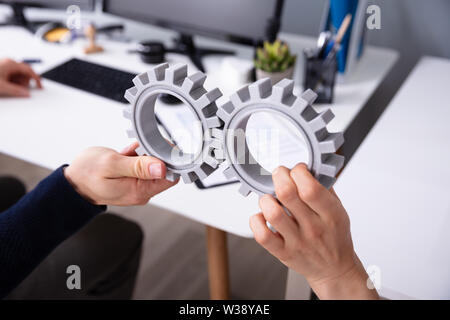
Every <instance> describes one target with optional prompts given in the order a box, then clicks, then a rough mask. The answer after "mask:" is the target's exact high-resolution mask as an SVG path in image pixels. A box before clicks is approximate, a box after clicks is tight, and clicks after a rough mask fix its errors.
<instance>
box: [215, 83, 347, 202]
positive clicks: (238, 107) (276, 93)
mask: <svg viewBox="0 0 450 320" xmlns="http://www.w3.org/2000/svg"><path fill="white" fill-rule="evenodd" d="M293 88H294V82H293V81H292V80H288V79H284V80H282V81H280V82H279V83H277V84H275V85H274V86H272V84H271V82H270V80H269V79H261V80H259V81H257V82H255V83H253V84H251V85H249V86H245V87H243V88H242V89H240V90H238V91H237V92H236V93H234V94H233V95H231V97H230V100H229V101H228V102H227V103H225V104H224V105H222V106H220V107H219V109H218V110H217V116H218V117H219V118H220V119H221V120H222V121H223V122H224V127H223V131H220V130H213V135H214V136H215V137H216V138H218V139H220V140H221V143H220V144H221V145H222V147H223V150H222V152H223V153H222V152H221V151H217V152H216V157H223V158H224V159H225V160H226V161H227V167H226V169H225V171H224V174H225V176H226V177H227V178H229V179H231V178H237V179H238V180H239V181H240V182H241V187H240V189H239V192H240V193H241V194H243V195H244V196H247V195H248V194H249V193H250V192H255V193H256V194H258V195H262V194H266V193H268V194H274V187H273V182H272V176H271V175H270V173H268V172H267V171H266V172H265V174H262V173H263V172H264V171H265V170H264V169H263V168H262V167H261V166H260V165H259V164H257V162H256V161H254V159H253V157H252V155H251V153H250V151H249V149H248V146H247V143H246V142H245V139H244V142H243V143H244V144H245V146H244V154H243V156H245V159H243V157H242V156H239V155H238V152H237V150H236V148H238V147H239V146H238V145H237V143H236V139H235V136H234V134H235V132H236V130H239V129H240V130H244V131H245V128H246V125H247V122H248V120H249V118H250V116H251V115H252V114H253V113H255V112H259V111H265V112H272V113H277V114H280V113H281V115H284V116H286V117H287V118H288V119H289V120H290V121H292V122H293V124H294V125H296V126H297V127H298V129H299V130H300V131H301V132H302V135H303V138H304V140H305V142H306V144H307V145H308V146H307V147H308V149H309V163H308V164H307V165H308V169H309V170H310V171H311V172H312V174H313V175H314V176H315V177H316V179H317V180H318V181H319V182H320V183H321V184H322V185H323V186H325V187H326V188H330V187H331V186H332V185H333V183H334V182H335V180H336V179H335V176H336V174H337V173H338V172H339V170H340V169H341V168H342V166H343V164H344V157H343V156H340V155H337V154H335V153H334V152H336V151H337V150H338V148H339V147H340V146H341V145H342V144H343V143H344V136H343V134H342V133H329V132H328V130H327V129H326V125H327V124H328V123H329V122H330V121H331V120H332V119H333V118H334V114H333V113H332V112H331V110H330V109H328V110H326V111H324V112H322V113H317V112H316V111H315V110H314V109H313V108H312V106H311V104H312V103H313V102H314V100H315V99H316V98H317V94H316V93H314V91H312V90H310V89H308V90H306V91H305V92H304V93H303V94H302V95H301V96H300V97H297V96H295V95H294V94H293ZM241 147H242V146H241ZM238 157H239V159H238ZM242 160H246V161H242ZM251 160H253V161H251Z"/></svg>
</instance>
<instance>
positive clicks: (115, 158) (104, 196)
mask: <svg viewBox="0 0 450 320" xmlns="http://www.w3.org/2000/svg"><path fill="white" fill-rule="evenodd" d="M138 146H139V144H138V143H137V142H135V143H133V144H132V145H130V146H129V147H127V148H126V149H125V150H123V151H122V152H121V153H118V152H116V151H114V150H112V149H108V148H102V147H92V148H88V149H86V150H85V151H83V152H82V153H81V154H80V155H79V156H78V157H77V158H76V159H75V160H74V161H73V163H72V164H71V165H69V166H68V167H66V168H65V170H64V175H65V177H66V179H67V180H68V181H69V183H70V184H71V185H72V186H73V187H74V189H75V190H76V191H77V192H78V193H79V194H80V195H81V196H82V197H84V198H85V199H86V200H88V201H90V202H91V203H93V204H98V205H100V204H106V205H116V206H130V205H144V204H146V203H147V202H148V201H149V200H150V198H151V197H153V196H155V195H157V194H158V193H160V192H162V191H164V190H166V189H168V188H170V187H172V186H173V185H175V184H176V183H177V182H178V180H177V181H175V182H170V181H168V180H166V179H164V178H165V176H166V166H165V164H164V162H162V161H161V160H159V159H156V158H153V157H149V156H140V157H138V156H137V155H136V152H135V150H136V148H137V147H138Z"/></svg>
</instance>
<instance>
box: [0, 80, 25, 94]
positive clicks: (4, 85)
mask: <svg viewBox="0 0 450 320" xmlns="http://www.w3.org/2000/svg"><path fill="white" fill-rule="evenodd" d="M0 95H2V96H9V97H29V96H30V92H29V91H28V89H27V88H25V87H22V86H20V85H18V84H14V83H11V82H7V81H1V83H0Z"/></svg>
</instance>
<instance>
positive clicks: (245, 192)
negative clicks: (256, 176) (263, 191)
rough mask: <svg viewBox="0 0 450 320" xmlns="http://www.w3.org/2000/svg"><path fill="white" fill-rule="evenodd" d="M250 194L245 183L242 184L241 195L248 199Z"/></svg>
mask: <svg viewBox="0 0 450 320" xmlns="http://www.w3.org/2000/svg"><path fill="white" fill-rule="evenodd" d="M250 192H251V190H250V188H249V187H248V186H247V185H246V184H245V183H244V182H242V183H241V186H240V187H239V193H240V194H242V195H243V196H244V197H246V196H248V195H249V194H250Z"/></svg>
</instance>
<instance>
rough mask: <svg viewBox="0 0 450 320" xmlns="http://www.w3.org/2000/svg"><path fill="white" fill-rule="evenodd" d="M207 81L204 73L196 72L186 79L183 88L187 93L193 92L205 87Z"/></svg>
mask: <svg viewBox="0 0 450 320" xmlns="http://www.w3.org/2000/svg"><path fill="white" fill-rule="evenodd" d="M205 80H206V75H205V74H204V73H203V72H201V71H198V72H195V73H193V74H191V75H190V76H189V77H187V78H186V79H184V81H183V85H182V88H183V90H185V91H186V92H192V91H193V90H196V89H198V88H201V87H203V84H204V83H205Z"/></svg>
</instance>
